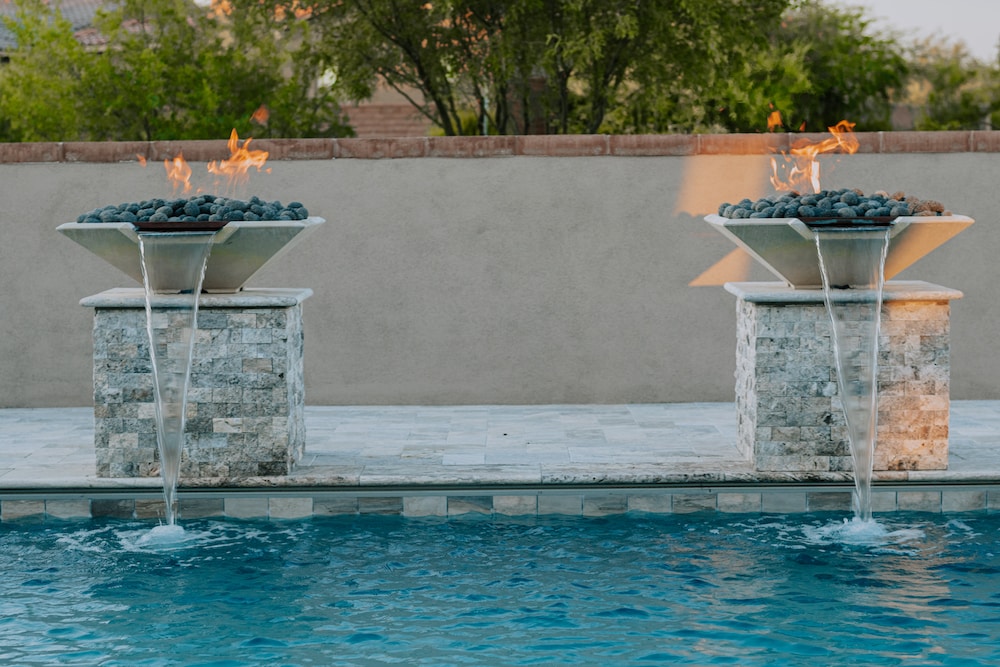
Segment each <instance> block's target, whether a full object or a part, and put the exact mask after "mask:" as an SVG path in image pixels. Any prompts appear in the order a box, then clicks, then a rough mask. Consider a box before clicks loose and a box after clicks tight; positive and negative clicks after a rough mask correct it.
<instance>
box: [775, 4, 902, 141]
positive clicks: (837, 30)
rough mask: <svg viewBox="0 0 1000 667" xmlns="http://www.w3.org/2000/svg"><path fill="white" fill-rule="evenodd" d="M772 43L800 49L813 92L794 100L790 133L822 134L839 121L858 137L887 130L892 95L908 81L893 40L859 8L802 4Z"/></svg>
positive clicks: (791, 108) (789, 112) (789, 117)
mask: <svg viewBox="0 0 1000 667" xmlns="http://www.w3.org/2000/svg"><path fill="white" fill-rule="evenodd" d="M772 43H777V44H779V45H780V44H783V43H791V44H798V45H803V46H805V47H807V48H806V52H805V62H804V64H805V68H806V71H807V73H808V78H809V81H810V83H811V90H808V91H801V92H799V93H797V94H795V95H794V96H793V97H792V106H791V107H789V108H788V110H787V112H786V113H785V116H786V118H787V123H788V125H789V127H792V128H798V127H801V126H802V124H803V123H804V124H805V129H806V130H807V131H813V132H822V131H825V130H826V128H827V127H829V126H830V125H833V124H835V123H837V122H838V121H840V120H842V119H848V120H850V121H852V122H854V123H856V124H857V127H856V129H857V130H858V131H862V130H865V131H875V130H889V129H891V123H890V120H891V115H892V95H893V93H894V92H898V91H899V90H900V89H901V88H902V86H903V84H904V82H905V81H906V75H907V71H908V68H907V63H906V59H905V58H904V57H903V49H902V48H901V47H900V45H899V42H898V40H897V38H896V37H894V36H893V35H889V34H885V33H881V32H877V31H873V30H872V20H871V19H869V18H866V17H865V14H864V10H863V9H862V8H851V7H847V8H840V7H838V6H836V5H827V4H823V3H821V2H818V1H817V0H805V1H804V2H802V3H801V4H800V5H799V7H798V8H796V9H795V10H794V11H792V12H790V13H789V14H788V15H787V16H786V17H785V20H784V21H783V22H782V24H781V25H780V27H779V29H778V30H777V32H776V33H775V34H773V35H772Z"/></svg>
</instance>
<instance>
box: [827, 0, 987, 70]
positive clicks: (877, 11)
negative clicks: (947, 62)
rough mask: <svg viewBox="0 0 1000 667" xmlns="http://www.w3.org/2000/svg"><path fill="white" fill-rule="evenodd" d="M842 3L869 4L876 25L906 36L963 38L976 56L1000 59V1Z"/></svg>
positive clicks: (844, 0) (851, 0)
mask: <svg viewBox="0 0 1000 667" xmlns="http://www.w3.org/2000/svg"><path fill="white" fill-rule="evenodd" d="M838 4H840V5H846V6H850V7H865V8H866V9H867V11H866V15H867V16H868V17H870V18H872V19H876V23H875V24H874V27H876V28H882V27H888V26H892V27H893V28H895V29H896V30H898V31H900V32H902V33H903V35H904V36H905V35H909V34H913V35H914V37H925V36H930V35H941V36H946V37H949V38H952V41H956V40H958V39H961V40H962V41H964V42H965V43H966V45H967V46H968V47H969V52H970V53H971V54H972V55H973V56H975V57H976V58H979V59H980V60H983V61H986V62H990V63H992V62H996V58H997V41H998V38H1000V0H841V1H840V2H839V3H838Z"/></svg>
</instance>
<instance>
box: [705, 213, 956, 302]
mask: <svg viewBox="0 0 1000 667" xmlns="http://www.w3.org/2000/svg"><path fill="white" fill-rule="evenodd" d="M705 220H706V221H707V222H708V223H709V224H710V225H712V226H713V227H715V229H717V230H718V231H719V232H720V233H721V234H722V235H723V236H725V237H726V238H728V239H729V240H730V241H732V242H733V243H735V244H736V245H738V246H739V247H740V248H743V249H744V250H746V251H747V252H748V253H749V254H750V256H751V257H753V258H754V259H756V260H757V261H758V262H760V263H761V264H762V265H763V266H764V267H765V268H766V269H767V270H768V271H770V272H771V273H773V274H774V275H776V276H777V277H779V278H781V279H782V280H784V281H785V282H786V283H787V284H788V285H789V286H790V287H793V288H795V289H818V288H822V287H823V277H822V275H821V274H820V268H819V260H818V257H817V253H816V240H815V236H814V233H813V232H814V228H810V227H809V226H808V225H806V223H805V222H803V221H802V220H799V219H798V218H753V219H748V218H738V219H730V218H724V217H722V216H720V215H709V216H706V217H705ZM973 222H974V220H973V219H972V218H969V217H967V216H964V215H950V216H901V217H898V218H896V219H895V220H894V221H893V223H892V225H891V227H890V230H889V249H888V254H887V255H886V259H885V279H886V280H889V279H890V278H892V277H893V276H895V275H897V274H899V273H900V272H902V271H903V269H905V268H907V267H909V266H910V265H911V264H913V263H914V262H916V261H917V260H918V259H920V258H921V257H923V256H924V255H927V254H928V253H930V252H931V251H932V250H934V249H935V248H937V247H938V246H940V245H942V244H944V243H945V242H946V241H948V240H949V239H951V238H952V237H953V236H955V235H956V234H958V233H959V232H961V231H962V230H963V229H965V228H966V227H968V226H969V225H971V224H972V223H973ZM815 229H816V230H818V231H820V232H821V233H824V234H829V237H828V238H829V239H830V240H831V241H832V243H830V242H827V243H825V247H826V248H828V249H829V250H826V249H825V250H824V257H826V255H828V254H830V255H832V258H833V260H834V261H833V262H828V268H831V267H830V266H829V265H831V264H832V265H833V267H834V268H832V269H831V271H837V270H838V269H837V268H836V267H839V266H843V267H845V268H844V269H842V271H843V272H841V273H839V274H838V273H833V275H831V276H830V284H831V285H837V286H852V287H855V286H863V285H867V283H868V280H867V278H865V277H864V276H863V275H859V274H858V273H857V272H856V269H855V268H853V263H851V262H847V261H838V259H840V258H845V259H846V258H849V257H851V256H852V255H857V254H859V253H860V252H862V251H864V250H865V249H866V247H867V246H870V244H871V243H872V242H873V239H874V238H875V235H876V234H877V235H881V234H884V233H885V225H880V226H873V227H847V228H838V229H830V230H829V231H823V230H822V228H815ZM880 238H881V237H879V242H880Z"/></svg>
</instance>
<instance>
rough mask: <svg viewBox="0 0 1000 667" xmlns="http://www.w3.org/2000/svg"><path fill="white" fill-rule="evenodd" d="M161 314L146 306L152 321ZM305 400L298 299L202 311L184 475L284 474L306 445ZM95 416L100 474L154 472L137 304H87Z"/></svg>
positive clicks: (160, 320) (151, 414) (146, 363)
mask: <svg viewBox="0 0 1000 667" xmlns="http://www.w3.org/2000/svg"><path fill="white" fill-rule="evenodd" d="M213 299H214V300H215V301H216V302H219V301H225V297H213ZM169 319H170V317H169V311H164V312H159V313H156V312H154V327H165V326H167V324H168V322H169ZM304 407H305V397H304V381H303V327H302V306H301V304H297V305H294V306H272V307H261V306H257V307H251V306H235V307H219V306H209V307H205V306H203V307H202V308H201V309H200V312H199V314H198V331H197V335H196V338H195V346H194V357H193V360H192V368H191V382H190V388H189V390H188V402H187V429H186V439H185V447H184V453H183V458H182V461H181V477H182V478H184V477H189V478H190V477H221V478H228V477H232V478H236V477H240V478H245V477H256V476H269V475H284V474H287V473H289V472H290V471H291V469H292V467H293V466H294V464H295V463H296V462H297V461H298V460H299V459H300V458H301V457H302V454H303V452H304V449H305V440H306V434H305V417H304V412H303V410H304ZM94 417H95V436H94V439H95V447H96V455H97V474H98V476H100V477H148V476H155V475H158V474H159V454H158V452H157V445H156V423H155V404H154V398H153V379H152V369H151V362H150V359H149V342H148V336H147V332H146V313H145V310H144V308H143V307H97V308H95V315H94Z"/></svg>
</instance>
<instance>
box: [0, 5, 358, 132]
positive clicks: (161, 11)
mask: <svg viewBox="0 0 1000 667" xmlns="http://www.w3.org/2000/svg"><path fill="white" fill-rule="evenodd" d="M16 1H17V2H20V3H22V6H21V9H20V11H19V13H18V16H17V19H16V20H15V21H11V22H9V24H10V27H11V28H12V29H13V30H14V31H15V34H16V35H17V37H18V47H17V49H15V50H14V52H13V53H12V54H11V62H10V65H12V66H8V67H2V68H0V100H2V101H0V119H2V118H6V119H7V125H6V130H5V129H4V125H3V124H0V132H6V136H3V135H0V140H7V141H37V140H66V139H89V140H170V139H217V138H225V137H228V136H229V133H230V131H231V130H232V129H234V128H235V129H237V131H238V132H239V133H240V134H241V135H243V136H246V135H248V134H253V135H255V136H261V135H262V134H263V135H264V136H290V137H295V136H343V135H345V134H349V133H350V130H349V128H347V127H346V126H345V124H344V123H343V122H342V120H341V116H340V109H339V106H338V104H337V97H336V90H335V89H334V88H332V87H330V86H324V85H320V84H319V81H320V79H321V75H322V73H323V64H322V63H321V62H319V61H318V60H317V59H316V57H315V50H314V49H313V48H312V42H311V39H312V38H311V35H310V33H309V29H308V25H307V23H306V22H305V21H303V20H300V19H299V18H298V17H296V16H295V15H294V14H285V15H276V14H274V13H273V12H271V13H268V12H264V11H262V10H261V9H260V7H259V5H256V4H254V5H251V4H250V3H247V8H245V9H244V10H240V11H232V12H230V13H228V14H210V13H209V12H207V11H205V10H202V9H200V8H198V7H197V6H196V5H194V4H192V3H190V2H188V0H125V2H123V3H122V4H121V5H118V6H116V8H114V9H112V10H110V11H107V12H103V13H100V14H99V15H98V17H97V19H96V20H95V26H96V27H97V29H98V30H99V31H100V33H101V34H102V35H103V37H104V38H105V40H106V44H105V45H104V46H103V47H102V48H101V49H99V50H96V51H87V50H86V49H84V48H83V47H82V46H80V45H79V43H77V41H76V40H75V39H74V36H73V33H72V28H71V27H70V25H69V23H68V22H66V21H65V20H62V19H61V16H60V15H59V14H58V11H57V10H56V9H50V8H49V7H48V5H46V4H44V3H43V2H42V1H41V0H16ZM262 105H264V106H265V107H267V108H268V109H269V110H270V117H269V118H268V120H267V121H266V124H265V125H264V126H261V125H252V124H251V121H250V118H251V115H252V114H253V112H254V111H255V110H256V109H258V108H259V107H261V106H262Z"/></svg>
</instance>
